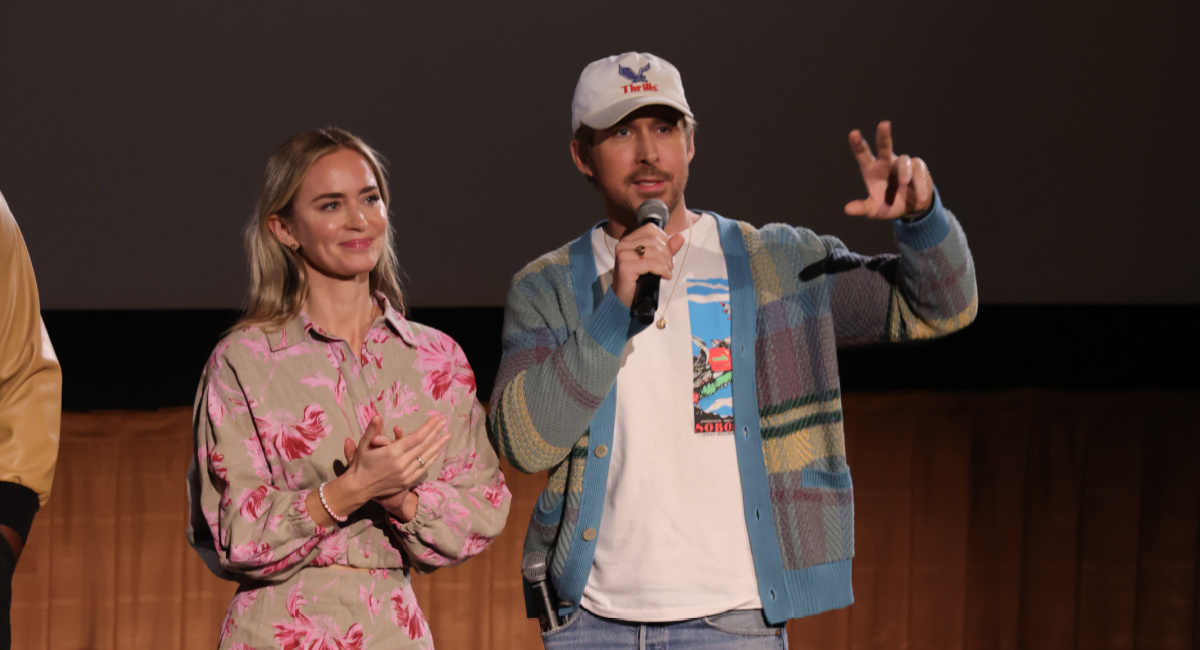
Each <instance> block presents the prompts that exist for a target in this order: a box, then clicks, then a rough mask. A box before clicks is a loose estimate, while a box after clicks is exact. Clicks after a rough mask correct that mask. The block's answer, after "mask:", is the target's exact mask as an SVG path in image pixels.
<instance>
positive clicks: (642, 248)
mask: <svg viewBox="0 0 1200 650" xmlns="http://www.w3.org/2000/svg"><path fill="white" fill-rule="evenodd" d="M633 252H635V253H637V254H638V257H645V256H646V247H645V246H642V245H641V244H638V247H637V248H635V249H633Z"/></svg>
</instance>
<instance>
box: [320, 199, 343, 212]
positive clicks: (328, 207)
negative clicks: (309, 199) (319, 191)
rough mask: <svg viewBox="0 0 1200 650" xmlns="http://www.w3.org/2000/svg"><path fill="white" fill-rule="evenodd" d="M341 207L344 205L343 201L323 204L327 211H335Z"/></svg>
mask: <svg viewBox="0 0 1200 650" xmlns="http://www.w3.org/2000/svg"><path fill="white" fill-rule="evenodd" d="M340 207H342V202H341V201H330V202H329V203H326V204H325V205H323V206H321V209H322V210H324V211H326V212H333V211H335V210H337V209H338V208H340Z"/></svg>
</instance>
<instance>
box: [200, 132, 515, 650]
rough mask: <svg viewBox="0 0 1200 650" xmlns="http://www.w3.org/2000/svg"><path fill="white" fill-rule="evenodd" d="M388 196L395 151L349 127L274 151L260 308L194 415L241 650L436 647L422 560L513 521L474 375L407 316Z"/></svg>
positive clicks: (462, 547) (214, 545)
mask: <svg viewBox="0 0 1200 650" xmlns="http://www.w3.org/2000/svg"><path fill="white" fill-rule="evenodd" d="M388 199H389V195H388V188H387V184H386V182H385V178H384V175H383V171H382V168H381V166H380V164H379V162H378V156H377V155H376V154H375V152H374V151H372V150H371V148H370V147H368V146H367V145H366V144H365V143H363V142H362V141H361V140H359V139H358V138H356V137H354V136H353V135H351V134H349V133H347V132H345V131H342V130H339V129H321V130H318V131H311V132H308V133H303V134H300V135H298V136H295V137H293V138H291V139H290V140H288V141H287V142H285V143H283V145H282V146H280V148H279V150H278V151H276V152H275V154H274V155H273V156H272V157H271V159H270V160H269V161H268V162H267V168H266V172H265V174H264V177H263V187H262V193H261V195H260V198H259V203H258V211H257V215H256V218H255V219H254V221H253V222H252V223H251V224H250V227H249V228H248V229H247V235H246V240H247V247H248V250H249V256H250V265H251V275H252V279H251V288H250V299H249V306H248V309H247V311H246V315H245V317H244V318H243V320H242V321H241V323H239V324H238V326H236V327H235V328H234V330H233V331H232V333H230V334H229V335H228V336H226V337H225V338H224V339H223V340H222V341H221V342H220V343H219V344H218V345H217V347H216V350H215V351H214V352H213V354H212V357H211V358H210V359H209V362H208V364H207V366H206V367H205V371H204V375H203V377H202V378H201V382H200V389H199V394H198V396H197V400H196V410H195V416H194V422H195V435H196V438H195V441H196V458H195V461H194V462H193V467H192V471H191V472H190V473H189V486H190V490H189V492H190V495H191V497H192V498H191V522H190V525H189V527H188V539H189V541H190V542H191V543H192V545H193V546H194V547H195V548H196V550H197V552H199V553H200V555H201V557H203V558H204V559H205V561H206V563H207V564H208V565H209V568H210V569H212V570H213V571H214V573H216V574H217V575H219V576H221V577H224V578H228V579H232V580H236V581H238V582H239V583H241V587H240V588H239V589H238V592H237V595H236V596H235V597H234V599H233V602H232V603H231V604H230V606H229V611H228V614H227V615H226V618H225V623H224V625H223V627H222V629H221V636H220V647H221V648H236V649H239V650H240V649H245V648H305V649H309V648H322V649H324V648H330V649H333V648H338V649H350V648H355V649H361V648H367V647H376V648H382V647H387V648H431V647H433V643H432V640H431V639H430V635H429V628H428V626H427V625H426V624H425V618H424V615H423V614H422V613H421V610H420V608H419V607H418V606H417V603H416V600H415V598H414V596H413V591H412V588H411V587H410V586H409V581H408V572H409V569H410V568H412V569H416V570H417V571H420V572H427V571H432V570H434V569H436V568H438V567H441V566H448V565H452V564H456V563H458V562H461V561H463V560H465V559H466V558H468V557H470V556H472V555H474V554H476V553H479V552H480V551H481V550H483V549H484V548H485V547H486V546H487V545H488V543H490V542H491V540H492V539H493V538H495V537H496V535H498V534H499V533H500V530H501V529H502V528H503V527H504V521H505V518H506V517H507V515H508V508H509V501H510V497H511V495H510V494H509V491H508V489H507V487H506V486H505V483H504V476H503V475H502V474H501V473H500V470H499V468H498V462H497V458H496V454H495V452H494V451H493V450H492V448H491V446H490V445H489V443H488V439H487V435H486V433H485V430H484V415H483V410H482V408H481V407H480V406H479V403H478V402H477V401H476V399H475V377H474V374H473V373H472V372H471V369H470V367H469V366H468V365H467V361H466V358H465V357H464V356H463V353H462V350H461V349H460V348H459V347H458V346H457V345H456V344H455V343H454V341H452V340H450V338H449V337H447V336H446V335H445V334H442V333H441V332H438V331H436V330H433V329H430V328H427V327H423V326H421V325H418V324H416V323H411V322H409V321H407V320H405V319H404V316H403V315H402V313H401V311H400V310H402V309H403V302H402V297H401V294H400V288H399V283H398V282H397V279H396V267H397V265H396V259H395V253H394V252H393V250H392V242H391V228H390V225H389V223H388V217H387V206H388V203H389V200H388ZM406 432H409V433H406Z"/></svg>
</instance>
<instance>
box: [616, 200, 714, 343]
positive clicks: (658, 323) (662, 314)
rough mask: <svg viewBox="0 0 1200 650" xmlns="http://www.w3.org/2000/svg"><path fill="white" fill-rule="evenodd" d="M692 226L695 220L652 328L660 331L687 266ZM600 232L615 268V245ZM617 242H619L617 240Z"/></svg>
mask: <svg viewBox="0 0 1200 650" xmlns="http://www.w3.org/2000/svg"><path fill="white" fill-rule="evenodd" d="M689 218H690V216H689ZM694 225H696V220H695V219H693V220H692V221H691V222H689V223H688V229H687V232H688V238H687V246H686V247H685V248H684V249H683V261H681V262H680V263H679V274H678V275H676V276H675V282H674V284H672V285H671V293H670V294H669V295H667V304H665V305H663V308H662V312H660V313H659V315H658V320H657V321H656V322H655V323H654V326H655V327H657V328H658V329H660V330H665V329H667V310H668V309H670V308H671V299H673V298H674V297H675V289H676V287H678V286H679V279H680V278H682V277H683V267H684V265H685V264H687V256H688V252H689V251H691V250H692V226H694ZM600 232H602V233H604V245H605V247H607V248H608V253H609V255H612V258H613V266H614V267H615V266H616V263H617V252H616V249H615V246H616V245H615V244H614V245H612V246H609V244H608V232H607V231H605V230H604V229H603V228H601V229H600ZM617 241H621V240H619V239H618V240H617Z"/></svg>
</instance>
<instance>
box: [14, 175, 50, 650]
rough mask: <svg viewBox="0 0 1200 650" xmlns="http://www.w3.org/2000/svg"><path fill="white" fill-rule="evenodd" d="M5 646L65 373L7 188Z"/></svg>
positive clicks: (46, 479) (46, 490)
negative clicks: (16, 575) (14, 589)
mask: <svg viewBox="0 0 1200 650" xmlns="http://www.w3.org/2000/svg"><path fill="white" fill-rule="evenodd" d="M0 310H2V312H0V648H8V647H9V645H11V643H12V633H11V630H10V628H9V609H10V607H11V606H12V577H13V572H14V571H16V567H17V560H18V559H19V558H20V557H21V550H22V548H23V547H24V545H25V540H26V539H27V538H28V537H29V528H30V526H32V525H33V516H34V514H35V513H37V511H38V509H39V508H40V507H42V506H43V505H45V504H46V500H47V499H49V498H50V483H51V482H52V481H53V480H54V464H55V461H57V460H58V424H59V418H60V409H61V408H62V373H61V371H60V370H59V367H58V359H57V358H56V357H55V356H54V348H53V347H51V346H50V338H49V337H48V336H47V335H46V326H45V325H43V324H42V312H41V308H40V306H39V304H38V293H37V283H36V282H35V281H34V278H33V267H32V266H31V265H30V263H29V251H27V250H26V249H25V240H24V239H22V238H21V231H20V230H19V229H17V222H16V220H15V219H13V215H12V212H10V211H9V209H8V204H7V203H6V202H5V201H4V196H3V195H0Z"/></svg>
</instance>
